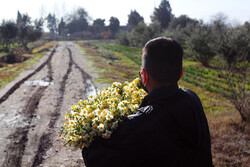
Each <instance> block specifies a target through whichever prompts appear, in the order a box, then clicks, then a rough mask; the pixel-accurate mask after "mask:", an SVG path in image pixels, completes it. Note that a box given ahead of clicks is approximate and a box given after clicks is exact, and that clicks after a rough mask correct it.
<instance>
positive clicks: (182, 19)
mask: <svg viewBox="0 0 250 167" xmlns="http://www.w3.org/2000/svg"><path fill="white" fill-rule="evenodd" d="M198 23H199V22H198V21H197V20H195V19H192V18H190V17H188V16H187V15H181V16H179V17H174V18H173V19H172V20H171V21H170V23H169V28H170V29H171V30H174V29H177V28H180V29H182V28H185V27H186V26H187V25H188V24H198Z"/></svg>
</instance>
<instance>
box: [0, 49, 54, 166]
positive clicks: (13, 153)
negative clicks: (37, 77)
mask: <svg viewBox="0 0 250 167" xmlns="http://www.w3.org/2000/svg"><path fill="white" fill-rule="evenodd" d="M57 46H58V45H56V46H55V48H54V49H53V51H52V52H51V53H50V55H49V57H48V59H47V60H46V61H45V62H44V63H43V64H41V65H40V66H39V67H38V68H37V69H35V71H34V72H32V73H31V74H29V75H28V76H26V77H25V78H23V79H22V80H21V81H19V82H18V83H16V84H15V85H14V86H13V87H12V88H11V89H10V90H9V91H8V92H7V93H6V94H5V95H4V96H3V97H2V98H1V99H0V100H2V101H0V104H1V103H2V102H3V101H5V100H6V99H8V97H9V96H10V95H11V94H12V93H14V91H15V90H16V89H18V88H19V87H20V86H21V85H22V84H23V83H24V82H25V81H26V80H28V79H29V78H30V77H32V76H33V75H34V74H36V73H37V72H39V71H40V70H41V69H42V68H43V67H44V66H45V65H47V66H48V74H47V77H46V78H48V79H49V80H50V81H52V80H53V78H52V68H51V59H52V57H53V55H54V53H55V52H56V48H57ZM47 87H48V86H40V87H38V88H37V89H36V90H35V92H34V93H33V95H32V96H31V97H30V98H29V100H28V101H27V104H26V105H25V110H24V111H23V113H22V115H23V116H24V117H25V118H24V120H23V122H25V123H26V124H27V125H26V126H24V127H18V128H17V129H16V131H15V132H14V133H13V134H11V135H10V136H9V137H8V138H9V139H10V140H11V143H10V144H8V145H7V147H6V156H5V160H4V162H3V165H2V166H3V167H9V166H15V167H20V166H21V164H22V156H23V154H24V151H25V148H26V143H27V141H28V133H29V130H30V128H32V127H35V125H32V119H33V118H34V117H35V115H34V114H35V112H36V110H37V108H38V105H39V102H40V99H41V98H42V96H43V93H44V91H45V90H46V89H47Z"/></svg>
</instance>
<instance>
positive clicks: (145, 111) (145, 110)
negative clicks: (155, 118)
mask: <svg viewBox="0 0 250 167" xmlns="http://www.w3.org/2000/svg"><path fill="white" fill-rule="evenodd" d="M152 111H153V106H152V105H148V106H145V107H140V108H139V109H138V110H137V111H136V113H135V114H132V115H129V116H128V117H127V118H128V119H129V120H133V119H138V118H142V117H146V116H147V115H150V113H152Z"/></svg>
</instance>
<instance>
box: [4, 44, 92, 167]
mask: <svg viewBox="0 0 250 167" xmlns="http://www.w3.org/2000/svg"><path fill="white" fill-rule="evenodd" d="M89 73H90V71H89V69H88V68H87V62H86V58H85V57H84V55H82V53H81V50H80V49H79V48H78V47H77V46H75V45H74V44H73V43H71V42H59V43H58V44H57V46H56V47H54V48H53V50H51V51H50V52H48V54H47V55H45V56H44V57H43V58H42V59H41V60H40V61H39V62H38V63H37V64H36V65H34V66H33V67H31V68H29V69H28V70H26V71H25V72H22V73H21V75H20V76H19V77H18V78H17V79H16V80H15V81H13V82H11V83H9V84H8V85H6V86H5V87H4V88H3V89H2V90H0V131H1V132H0V134H1V135H0V150H1V151H0V157H1V158H0V164H1V166H2V167H6V166H8V167H18V166H22V167H34V166H51V167H57V166H58V167H63V166H66V167H67V166H84V162H83V160H82V157H81V151H80V150H78V149H74V148H69V147H67V148H64V147H63V146H62V141H61V140H60V139H59V137H58V132H59V130H60V127H61V126H62V125H63V123H64V115H65V113H66V112H68V111H69V108H70V107H71V105H72V104H76V102H77V101H78V100H79V99H84V98H86V97H88V95H89V93H93V91H95V87H94V85H93V84H92V82H91V77H90V75H89Z"/></svg>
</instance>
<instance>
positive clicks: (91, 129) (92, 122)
mask: <svg viewBox="0 0 250 167" xmlns="http://www.w3.org/2000/svg"><path fill="white" fill-rule="evenodd" d="M139 85H140V83H139V79H135V80H134V81H132V82H131V83H128V82H125V83H124V84H121V83H119V82H114V83H113V84H112V85H111V87H109V88H106V89H103V90H102V91H99V92H97V93H96V96H94V95H93V96H90V97H89V98H88V99H87V100H84V101H83V100H80V101H79V102H78V103H77V104H78V105H73V106H72V107H71V108H70V112H69V113H66V114H65V121H66V123H64V125H63V127H62V130H61V134H60V135H59V137H60V138H61V139H62V140H64V141H65V144H64V145H69V146H74V147H78V148H80V149H82V148H83V146H89V144H90V143H91V142H92V141H93V140H94V139H95V138H94V137H95V136H101V137H103V138H109V137H110V135H111V134H112V132H113V130H115V129H116V128H117V127H118V123H119V121H122V120H124V119H125V118H126V116H128V115H130V114H133V113H135V112H136V110H137V109H138V107H139V104H140V103H141V101H142V99H143V98H144V96H145V95H146V92H144V90H142V89H140V88H139Z"/></svg>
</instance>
